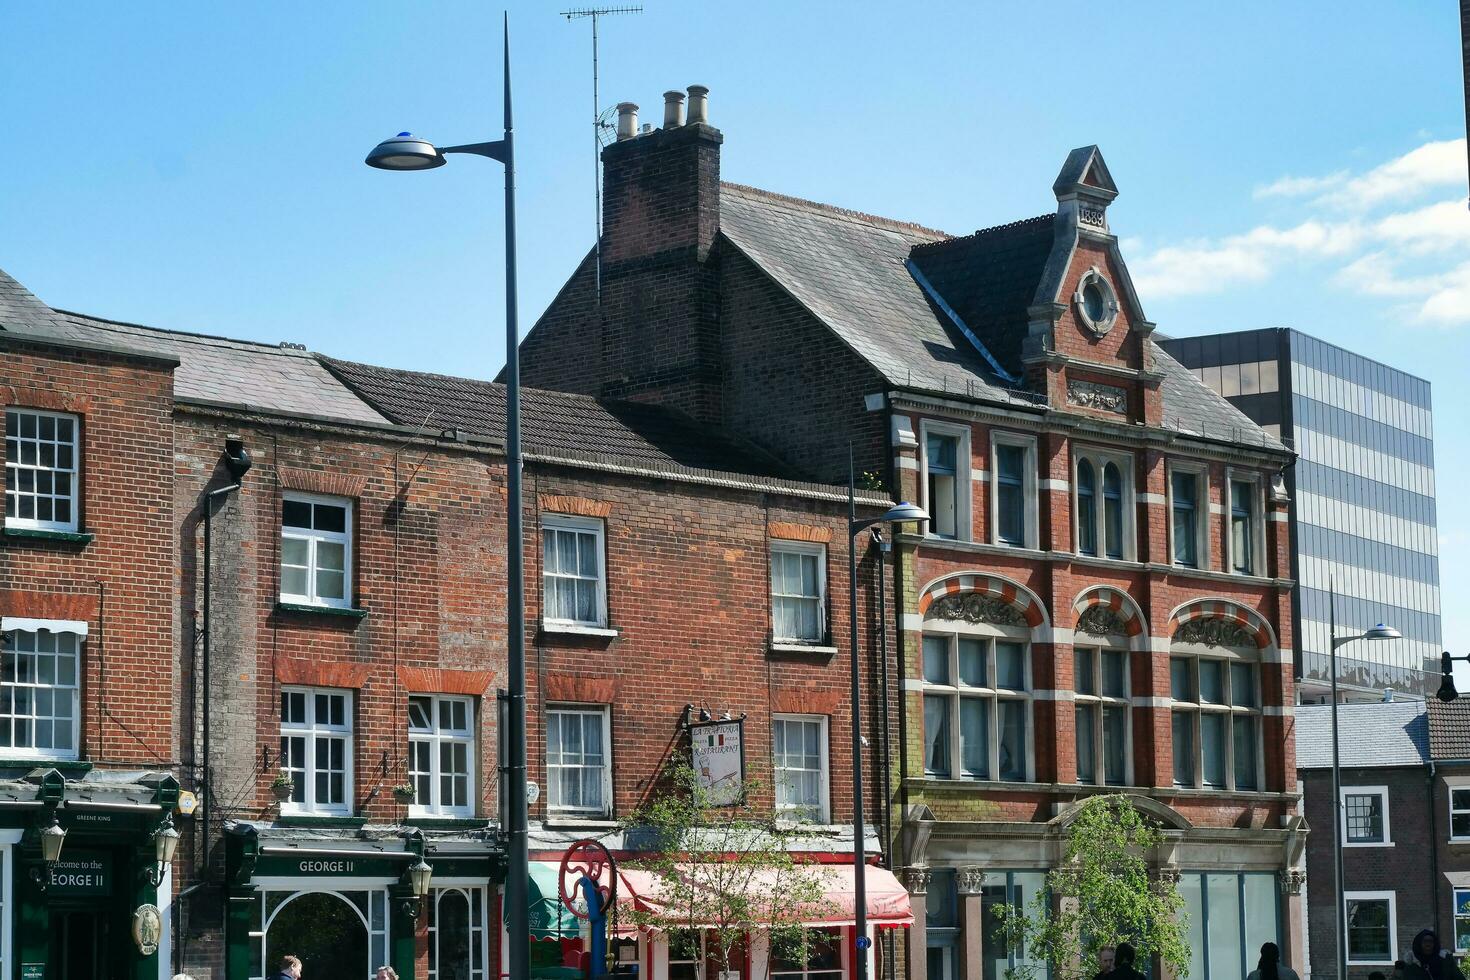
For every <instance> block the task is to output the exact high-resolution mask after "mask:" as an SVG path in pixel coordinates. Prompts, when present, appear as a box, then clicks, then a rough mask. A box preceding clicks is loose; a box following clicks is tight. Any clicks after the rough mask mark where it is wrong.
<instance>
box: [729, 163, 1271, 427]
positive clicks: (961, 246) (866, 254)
mask: <svg viewBox="0 0 1470 980" xmlns="http://www.w3.org/2000/svg"><path fill="white" fill-rule="evenodd" d="M1054 221H1055V218H1054V216H1051V215H1042V216H1038V217H1035V218H1028V219H1026V220H1024V221H1018V222H1014V223H1011V224H1007V225H1001V226H998V227H995V228H989V229H984V230H981V231H978V232H976V233H975V234H973V235H968V236H965V237H962V238H956V237H953V236H950V235H948V234H946V233H944V232H942V231H938V230H936V229H933V228H926V227H924V226H922V225H916V224H911V223H907V222H902V221H895V220H892V219H889V218H881V217H877V216H874V215H870V214H863V213H861V212H857V211H849V210H846V209H844V208H838V207H833V206H831V205H826V204H818V203H815V202H813V201H805V200H801V199H800V198H794V197H786V196H784V195H781V194H773V193H771V192H769V191H763V190H758V189H756V188H753V187H746V186H744V185H741V184H729V183H726V184H722V185H721V188H720V233H721V234H722V235H723V236H724V238H725V239H726V240H727V241H728V242H729V243H730V244H732V245H733V246H735V248H737V249H738V250H739V251H740V252H742V253H743V254H745V255H746V256H747V257H749V258H750V259H751V261H753V262H755V263H756V264H757V265H759V266H760V267H761V268H762V269H763V270H765V272H766V273H767V274H768V275H770V276H771V278H772V279H774V280H775V282H776V283H777V284H778V285H779V286H780V287H781V288H783V289H784V290H786V292H787V293H789V294H790V295H791V296H792V297H793V298H794V299H795V300H796V301H797V302H799V303H801V304H802V305H803V306H804V307H805V308H806V309H807V310H809V311H810V312H811V313H812V314H813V315H815V316H816V317H817V318H818V319H819V320H821V321H822V322H823V323H825V324H826V325H827V327H828V328H829V329H831V330H832V331H833V332H834V333H835V334H837V336H838V337H839V338H840V339H842V340H843V341H844V342H845V343H846V344H847V345H848V346H849V347H851V348H852V349H853V350H854V351H855V352H857V354H858V355H859V356H861V357H862V358H864V359H865V360H866V361H867V362H868V363H869V364H871V365H872V366H873V368H874V369H875V370H877V371H878V372H879V373H880V374H881V375H882V376H883V377H884V378H885V379H886V381H887V382H888V383H889V384H891V385H893V386H894V387H895V388H906V389H911V390H921V391H932V392H950V393H954V394H958V395H961V396H963V397H967V398H974V399H978V400H982V401H989V402H996V403H1000V404H1009V405H1029V406H1036V405H1038V404H1039V402H1040V399H1041V396H1040V395H1038V394H1037V393H1035V392H1032V391H1030V390H1026V389H1024V388H1021V387H1019V386H1017V385H1013V384H1011V383H1010V382H1008V381H1007V380H1006V379H1005V378H1003V377H1001V376H1000V375H999V374H998V373H997V372H996V371H995V370H994V369H993V368H992V367H991V366H990V364H989V363H988V362H987V361H986V359H985V357H984V355H982V354H981V353H980V351H979V350H977V349H976V347H975V346H974V345H973V344H972V343H971V342H970V341H969V339H968V338H966V337H965V336H964V334H963V333H962V332H961V331H960V330H959V329H958V328H957V327H956V326H955V325H954V323H953V322H952V320H951V319H950V317H949V315H948V314H947V313H946V312H945V311H944V310H943V309H942V308H941V307H939V306H938V305H937V304H935V303H934V302H933V301H931V299H930V298H929V296H928V295H927V294H926V293H925V291H924V288H923V286H922V285H921V284H920V283H919V282H918V280H916V279H915V277H914V275H913V274H912V273H911V272H910V271H909V268H908V267H907V264H906V263H908V261H909V260H910V259H912V260H913V263H914V265H915V266H916V267H917V268H918V269H919V272H920V273H921V274H922V275H923V276H924V278H925V279H926V280H928V281H929V284H930V285H931V286H933V287H934V289H935V291H936V292H938V293H939V295H940V296H941V297H942V298H943V299H944V301H945V303H946V304H947V305H948V306H949V307H950V308H951V309H953V310H954V311H955V313H957V314H959V317H960V319H961V321H963V322H964V323H965V325H966V327H968V328H970V330H971V332H972V333H975V334H976V335H977V337H978V338H979V339H980V340H981V342H982V343H983V344H984V345H985V347H986V349H987V350H988V351H989V353H990V354H991V355H992V356H993V357H995V358H996V359H997V360H998V361H999V363H1000V366H1001V367H1002V368H1003V369H1005V370H1006V371H1008V372H1010V373H1012V374H1019V373H1020V371H1019V367H1020V365H1019V360H1020V338H1021V337H1023V336H1024V335H1025V330H1026V313H1025V310H1026V307H1027V306H1029V305H1030V304H1031V302H1032V300H1033V299H1034V298H1035V293H1036V289H1037V286H1038V285H1039V283H1040V280H1041V275H1042V271H1043V267H1044V265H1045V263H1046V259H1047V256H1048V255H1049V254H1050V252H1051V238H1052V234H1053V227H1054V226H1053V222H1054ZM972 320H973V322H971V321H972ZM1151 346H1152V349H1153V353H1154V356H1155V358H1156V361H1157V366H1158V369H1159V370H1160V371H1161V372H1163V374H1164V381H1163V403H1164V425H1165V426H1166V427H1167V428H1171V429H1175V430H1178V431H1181V432H1186V433H1190V434H1193V435H1199V436H1203V437H1206V438H1212V439H1221V440H1225V441H1229V442H1239V443H1245V444H1249V445H1257V446H1265V447H1269V448H1271V449H1274V450H1277V451H1281V452H1285V451H1286V448H1285V446H1283V445H1282V444H1281V443H1280V442H1279V441H1278V440H1276V439H1274V438H1272V437H1271V436H1269V435H1267V434H1266V432H1265V431H1264V430H1263V429H1261V427H1260V426H1258V425H1257V424H1256V423H1255V422H1253V421H1251V420H1250V419H1249V418H1248V417H1247V416H1246V415H1245V414H1244V413H1242V412H1241V411H1240V410H1239V409H1237V408H1235V406H1233V405H1231V404H1230V403H1229V402H1228V401H1226V400H1225V399H1224V398H1223V397H1222V396H1221V395H1219V394H1218V393H1216V392H1215V391H1213V390H1211V389H1210V388H1209V387H1207V386H1206V385H1205V384H1204V383H1203V382H1201V381H1200V380H1199V379H1198V378H1196V377H1195V376H1194V375H1193V374H1191V373H1190V372H1189V370H1188V369H1187V368H1185V367H1184V366H1183V365H1181V364H1179V362H1177V361H1175V360H1174V359H1173V358H1171V357H1169V356H1168V355H1167V354H1165V353H1164V351H1163V349H1162V348H1161V347H1159V346H1158V345H1157V344H1153V343H1152V342H1151Z"/></svg>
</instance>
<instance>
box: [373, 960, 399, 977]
mask: <svg viewBox="0 0 1470 980" xmlns="http://www.w3.org/2000/svg"><path fill="white" fill-rule="evenodd" d="M373 980H398V971H397V970H395V969H393V968H392V967H391V966H388V965H387V964H386V963H385V964H383V965H382V966H380V967H378V972H377V974H376V976H375V977H374V978H373Z"/></svg>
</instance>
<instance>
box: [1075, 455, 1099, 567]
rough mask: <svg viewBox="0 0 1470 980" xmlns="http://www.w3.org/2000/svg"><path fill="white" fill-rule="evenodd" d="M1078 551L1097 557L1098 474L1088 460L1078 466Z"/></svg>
mask: <svg viewBox="0 0 1470 980" xmlns="http://www.w3.org/2000/svg"><path fill="white" fill-rule="evenodd" d="M1077 550H1078V552H1080V553H1081V554H1084V555H1093V556H1094V557H1095V556H1096V555H1097V474H1096V472H1095V471H1094V470H1093V468H1092V462H1091V460H1086V459H1084V460H1082V461H1081V462H1079V463H1078V464H1077Z"/></svg>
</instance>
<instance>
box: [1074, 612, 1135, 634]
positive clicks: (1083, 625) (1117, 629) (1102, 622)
mask: <svg viewBox="0 0 1470 980" xmlns="http://www.w3.org/2000/svg"><path fill="white" fill-rule="evenodd" d="M1077 629H1078V631H1079V632H1082V633H1091V634H1092V635H1093V636H1127V635H1128V624H1127V623H1125V622H1124V621H1123V617H1122V616H1119V615H1118V614H1117V613H1116V612H1114V611H1113V610H1111V609H1109V608H1108V607H1107V606H1089V607H1088V608H1086V609H1084V610H1083V611H1082V615H1080V616H1078V617H1077Z"/></svg>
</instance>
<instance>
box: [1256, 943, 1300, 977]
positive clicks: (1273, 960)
mask: <svg viewBox="0 0 1470 980" xmlns="http://www.w3.org/2000/svg"><path fill="white" fill-rule="evenodd" d="M1246 980H1301V977H1299V976H1297V975H1296V971H1295V970H1293V969H1292V968H1291V967H1289V966H1284V965H1282V963H1281V950H1280V949H1279V948H1278V947H1277V946H1276V944H1275V943H1262V944H1261V959H1260V962H1259V963H1257V964H1256V968H1255V969H1254V970H1252V971H1251V973H1250V976H1248V977H1246Z"/></svg>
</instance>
